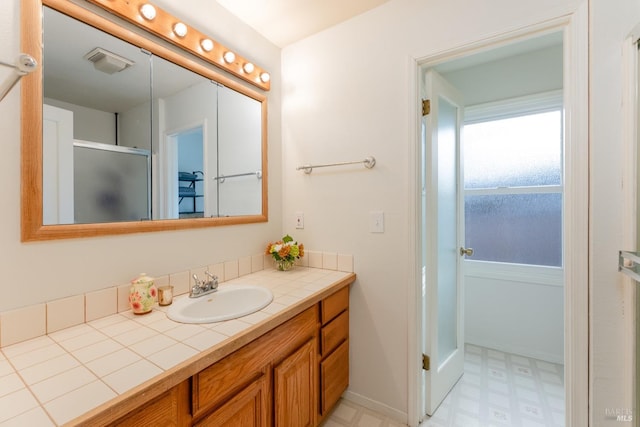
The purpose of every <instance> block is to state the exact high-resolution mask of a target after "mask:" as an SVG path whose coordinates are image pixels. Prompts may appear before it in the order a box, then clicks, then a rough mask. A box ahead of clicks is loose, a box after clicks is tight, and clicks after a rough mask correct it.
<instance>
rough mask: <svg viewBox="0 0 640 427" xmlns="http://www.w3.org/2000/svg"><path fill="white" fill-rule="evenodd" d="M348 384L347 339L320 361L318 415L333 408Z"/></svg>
mask: <svg viewBox="0 0 640 427" xmlns="http://www.w3.org/2000/svg"><path fill="white" fill-rule="evenodd" d="M348 385H349V340H346V341H344V342H343V343H342V344H340V346H339V347H338V348H337V349H336V351H334V352H333V353H331V354H330V355H329V356H328V357H327V358H326V359H324V360H323V361H322V362H321V363H320V415H321V416H324V415H325V414H326V413H327V412H329V411H330V410H331V408H333V405H335V404H336V402H337V401H338V399H340V396H342V393H343V392H344V391H345V390H346V389H347V386H348Z"/></svg>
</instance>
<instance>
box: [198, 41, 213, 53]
mask: <svg viewBox="0 0 640 427" xmlns="http://www.w3.org/2000/svg"><path fill="white" fill-rule="evenodd" d="M200 46H202V49H203V50H204V51H205V52H211V51H212V50H213V42H212V41H211V39H204V40H202V41H201V42H200Z"/></svg>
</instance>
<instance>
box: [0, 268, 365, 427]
mask: <svg viewBox="0 0 640 427" xmlns="http://www.w3.org/2000/svg"><path fill="white" fill-rule="evenodd" d="M345 280H347V281H348V283H350V282H352V281H353V280H355V276H354V275H353V273H346V272H340V271H334V270H323V269H317V268H307V267H297V268H296V269H295V270H293V271H288V272H280V271H276V270H262V271H259V272H256V273H253V274H249V275H246V276H242V277H240V278H238V279H234V280H231V281H228V282H224V283H221V284H220V287H221V288H223V287H225V286H233V284H238V283H242V284H254V285H261V286H264V287H266V288H269V289H270V290H271V292H272V293H273V296H274V299H273V301H272V302H271V304H269V305H268V306H267V307H265V308H264V309H262V310H260V311H257V312H255V313H253V314H250V315H248V316H244V317H241V318H238V319H234V320H228V321H225V322H218V323H209V324H182V323H177V322H174V321H172V320H170V319H168V318H167V316H166V314H165V312H166V310H167V309H168V307H159V306H157V305H156V307H155V308H154V310H153V311H152V312H151V313H148V314H145V315H134V314H133V313H131V312H130V311H127V312H123V313H119V314H114V315H111V316H108V317H104V318H101V319H97V320H94V321H91V322H89V323H84V324H81V325H78V326H74V327H71V328H68V329H63V330H60V331H57V332H54V333H51V334H49V335H45V336H41V337H38V338H34V339H31V340H28V341H24V342H21V343H18V344H14V345H11V346H8V347H4V348H1V349H0V426H56V425H65V424H69V425H73V424H75V423H76V421H79V420H80V421H81V420H82V418H83V415H84V414H86V413H87V412H89V411H95V410H96V408H99V409H102V408H104V409H106V408H109V407H110V405H111V404H113V403H117V402H120V401H122V400H123V399H126V397H127V396H130V395H132V394H133V393H134V392H139V391H140V390H141V389H143V388H145V387H149V386H150V385H152V384H153V383H154V382H156V381H160V380H162V379H163V378H165V377H167V376H168V375H170V374H172V373H173V374H175V373H176V372H178V370H179V369H180V368H184V367H185V366H188V364H190V363H194V364H195V363H196V362H198V361H199V360H200V358H202V357H205V356H206V357H208V359H207V363H209V362H211V361H215V360H216V358H217V360H219V359H220V358H222V356H224V355H225V354H229V353H231V352H232V351H234V350H235V349H237V348H238V345H237V344H238V341H241V342H242V344H244V343H246V342H248V341H250V340H252V339H255V337H257V336H259V335H262V334H263V333H265V332H266V331H268V330H270V329H271V328H273V327H275V326H276V325H277V324H279V323H282V322H284V321H286V320H288V318H291V317H293V316H294V315H295V314H297V313H298V312H301V311H302V310H304V309H306V308H307V307H310V306H311V305H313V304H315V303H317V302H318V301H319V300H320V299H322V298H324V297H325V296H327V291H328V290H331V289H332V288H333V287H336V286H337V285H339V284H343V283H344V282H345ZM178 298H187V295H182V296H179V297H176V299H178ZM274 322H277V323H276V324H274ZM226 347H228V348H229V349H228V351H227V350H226V349H225V348H226ZM182 371H185V370H184V369H182ZM182 371H179V372H178V373H181V372H182ZM185 375H187V374H186V373H185ZM184 379H186V378H184Z"/></svg>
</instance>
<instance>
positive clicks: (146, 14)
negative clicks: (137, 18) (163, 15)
mask: <svg viewBox="0 0 640 427" xmlns="http://www.w3.org/2000/svg"><path fill="white" fill-rule="evenodd" d="M140 14H141V15H142V17H143V18H144V19H146V20H147V21H153V19H154V18H155V17H156V8H155V7H153V5H150V4H149V3H145V4H143V5H142V6H140Z"/></svg>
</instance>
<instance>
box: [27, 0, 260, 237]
mask: <svg viewBox="0 0 640 427" xmlns="http://www.w3.org/2000/svg"><path fill="white" fill-rule="evenodd" d="M43 6H48V7H51V8H52V9H55V10H57V11H59V12H61V13H64V14H66V15H69V16H71V17H73V18H75V19H78V20H80V21H82V22H85V23H87V24H89V25H91V26H93V27H95V28H97V29H99V30H102V31H105V32H107V33H109V34H112V35H114V36H115V37H118V38H121V39H123V40H125V41H128V42H131V43H133V44H136V45H138V46H140V47H142V48H144V49H146V50H148V51H150V52H152V53H154V54H156V55H158V56H160V57H162V58H164V59H166V60H168V61H171V62H173V63H175V64H177V65H180V66H182V67H184V68H187V69H190V70H192V71H194V72H196V73H198V74H201V75H203V76H205V77H207V78H209V79H212V80H215V81H217V82H219V83H221V84H223V85H224V86H227V87H229V88H231V89H234V90H236V91H238V92H240V93H242V94H245V95H247V96H249V97H251V98H253V99H255V100H257V101H259V102H260V103H261V105H262V147H261V148H262V213H261V214H259V215H247V216H234V217H216V218H193V219H168V220H151V221H130V222H111V223H94V224H61V225H43V198H42V196H43V185H42V176H43V175H42V139H43V137H42V130H43V126H42V101H43V83H42V78H43V72H42V66H39V67H38V69H37V70H36V71H34V72H32V73H31V74H29V75H28V76H25V77H24V78H23V79H22V84H21V86H22V105H21V131H22V145H21V240H22V241H23V242H26V241H38V240H54V239H69V238H80V237H95V236H106V235H116V234H129V233H142V232H151V231H169V230H185V229H192V228H202V227H214V226H221V225H232V224H248V223H257V222H267V221H268V197H267V187H268V185H267V97H266V95H264V94H262V93H259V92H256V91H254V90H252V89H249V88H247V87H245V86H243V85H242V84H239V83H238V82H236V81H235V80H232V79H231V78H229V77H226V76H224V75H222V74H220V73H217V72H216V71H214V70H213V69H212V67H209V66H205V65H203V64H202V63H200V62H199V61H196V60H195V59H192V58H190V57H189V56H190V55H189V51H188V50H186V49H184V50H185V51H186V53H177V50H176V49H170V48H169V47H167V46H164V45H163V44H161V43H160V42H159V41H155V40H154V39H153V37H148V36H145V35H142V34H141V33H142V32H141V31H134V29H132V28H127V26H124V25H119V24H118V23H116V22H114V20H111V19H107V18H105V17H103V16H101V15H99V14H96V13H94V12H92V11H90V10H89V9H86V8H83V7H80V6H78V5H76V4H74V3H72V2H71V1H69V0H22V12H21V32H22V34H21V37H22V51H23V52H25V53H28V54H29V55H31V56H33V57H34V58H35V59H36V61H38V64H42V46H43V41H42V27H43V25H42V14H43ZM163 15H164V16H167V14H166V12H163ZM173 44H176V43H173ZM267 89H268V88H267Z"/></svg>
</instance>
